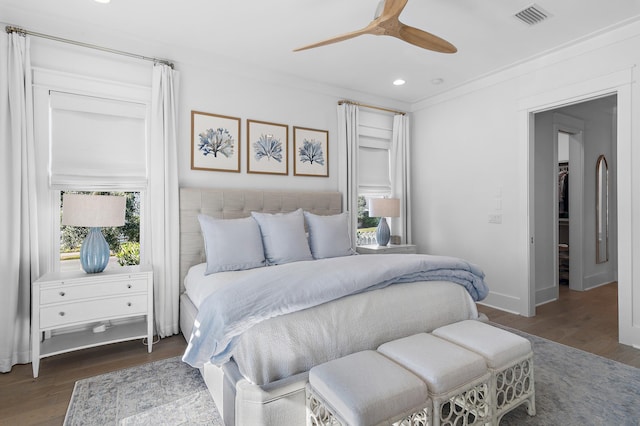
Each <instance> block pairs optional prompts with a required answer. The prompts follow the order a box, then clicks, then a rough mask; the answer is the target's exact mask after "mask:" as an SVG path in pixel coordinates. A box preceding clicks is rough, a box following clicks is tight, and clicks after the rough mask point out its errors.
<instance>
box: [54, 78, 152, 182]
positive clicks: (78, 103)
mask: <svg viewBox="0 0 640 426" xmlns="http://www.w3.org/2000/svg"><path fill="white" fill-rule="evenodd" d="M49 108H50V115H49V117H50V123H49V124H50V127H49V132H50V133H49V137H50V140H49V183H50V186H51V187H52V188H53V189H101V188H105V189H107V188H108V189H117V188H126V189H128V190H135V189H139V190H140V189H144V188H145V187H146V185H147V148H146V147H147V124H146V117H147V106H146V105H145V104H143V103H136V102H130V101H120V100H115V99H105V98H99V97H92V96H86V95H77V94H72V93H64V92H57V91H51V92H50V94H49Z"/></svg>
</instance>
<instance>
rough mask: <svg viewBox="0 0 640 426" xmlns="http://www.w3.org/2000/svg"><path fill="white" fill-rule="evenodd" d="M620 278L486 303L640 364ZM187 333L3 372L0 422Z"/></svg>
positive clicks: (48, 420)
mask: <svg viewBox="0 0 640 426" xmlns="http://www.w3.org/2000/svg"><path fill="white" fill-rule="evenodd" d="M617 294H618V288H617V284H616V283H612V284H608V285H606V286H603V287H600V288H597V289H594V290H590V291H586V292H574V291H570V290H569V289H568V288H567V287H565V286H562V287H561V297H560V300H558V301H556V302H553V303H548V304H546V305H542V306H540V307H538V309H537V314H538V315H537V316H535V317H532V318H526V317H522V316H519V315H513V314H509V313H506V312H503V311H499V310H497V309H492V308H489V307H487V306H482V305H480V306H479V307H478V309H479V310H480V312H483V313H485V314H486V315H487V316H488V317H489V319H490V320H491V321H494V322H496V323H499V324H503V325H505V326H508V327H512V328H516V329H518V330H522V331H525V332H527V333H531V334H535V335H537V336H540V337H544V338H546V339H549V340H553V341H556V342H559V343H563V344H565V345H569V346H573V347H576V348H579V349H582V350H584V351H587V352H591V353H594V354H597V355H600V356H603V357H606V358H610V359H614V360H617V361H620V362H623V363H625V364H628V365H632V366H634V367H638V368H640V350H638V349H634V348H632V347H630V346H625V345H621V344H619V343H618V320H617V318H618V304H617V300H618V299H617ZM185 348H186V343H185V340H184V338H183V337H182V336H181V335H178V336H173V337H170V338H167V339H162V340H161V341H160V342H159V343H157V344H155V345H154V347H153V352H152V353H151V354H148V353H147V351H146V348H145V347H144V346H142V345H141V343H140V342H139V341H133V342H124V343H118V344H113V345H108V346H102V347H98V348H92V349H86V350H83V351H77V352H71V353H68V354H63V355H57V356H54V357H50V358H45V359H43V360H42V363H41V364H40V377H38V378H37V379H33V377H32V375H31V364H27V365H17V366H15V367H14V368H13V371H11V372H10V373H6V374H0V425H3V426H4V425H21V426H22V425H61V424H62V422H63V420H64V416H65V413H66V411H67V406H68V404H69V399H70V398H71V393H72V392H73V386H74V383H75V382H76V381H77V380H79V379H83V378H86V377H91V376H95V375H98V374H103V373H107V372H109V371H114V370H119V369H122V368H127V367H132V366H135V365H140V364H144V363H147V362H151V361H155V360H159V359H164V358H170V357H173V356H178V355H181V354H182V353H183V352H184V350H185Z"/></svg>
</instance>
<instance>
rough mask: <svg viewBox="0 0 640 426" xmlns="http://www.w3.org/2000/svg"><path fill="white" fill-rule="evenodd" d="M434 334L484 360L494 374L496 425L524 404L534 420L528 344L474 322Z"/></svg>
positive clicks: (493, 393)
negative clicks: (509, 412) (511, 411)
mask: <svg viewBox="0 0 640 426" xmlns="http://www.w3.org/2000/svg"><path fill="white" fill-rule="evenodd" d="M433 334H434V335H435V336H438V337H440V338H443V339H446V340H449V341H450V342H453V343H455V344H457V345H460V346H463V347H465V348H467V349H469V350H471V351H474V352H476V353H477V354H479V355H481V356H482V357H483V358H484V359H485V361H486V362H487V366H488V367H489V371H490V372H491V382H490V388H491V395H492V401H493V407H492V408H493V414H492V417H493V419H494V423H495V424H496V425H497V424H499V423H500V419H501V418H502V416H503V415H504V414H505V413H507V412H508V411H510V410H512V409H513V408H515V407H517V406H518V405H520V404H524V403H526V404H527V413H528V414H529V415H530V416H535V414H536V399H535V385H534V378H533V351H532V350H531V342H529V340H527V339H525V338H524V337H520V336H518V335H516V334H513V333H510V332H508V331H506V330H503V329H501V328H497V327H493V326H491V325H489V324H486V323H483V322H479V321H474V320H466V321H460V322H457V323H454V324H450V325H447V326H444V327H440V328H438V329H436V330H434V331H433Z"/></svg>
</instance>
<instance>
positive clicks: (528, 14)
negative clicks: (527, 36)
mask: <svg viewBox="0 0 640 426" xmlns="http://www.w3.org/2000/svg"><path fill="white" fill-rule="evenodd" d="M514 16H515V17H516V18H518V19H519V20H521V21H522V22H524V23H525V24H527V25H535V24H539V23H540V22H542V21H544V20H546V19H547V18H550V17H551V14H550V13H549V12H547V11H546V10H544V9H543V8H541V7H540V6H538V5H537V4H532V5H531V6H529V7H527V8H526V9H523V10H521V11H520V12H518V13H516V14H515V15H514Z"/></svg>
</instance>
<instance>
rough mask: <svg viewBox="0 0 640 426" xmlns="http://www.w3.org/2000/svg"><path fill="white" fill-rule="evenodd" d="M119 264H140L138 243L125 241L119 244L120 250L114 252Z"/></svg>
mask: <svg viewBox="0 0 640 426" xmlns="http://www.w3.org/2000/svg"><path fill="white" fill-rule="evenodd" d="M116 257H117V258H118V263H119V264H120V266H127V265H139V264H140V243H133V242H127V243H122V244H120V250H119V251H118V252H116Z"/></svg>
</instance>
